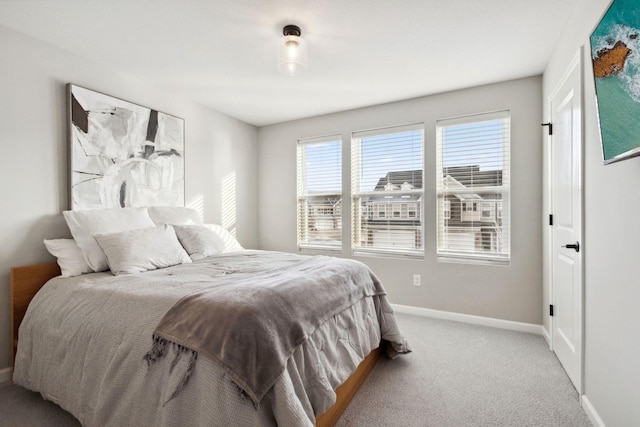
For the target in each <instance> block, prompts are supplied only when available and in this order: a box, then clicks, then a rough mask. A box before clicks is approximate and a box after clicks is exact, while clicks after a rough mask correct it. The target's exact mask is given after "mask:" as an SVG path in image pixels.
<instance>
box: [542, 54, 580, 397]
mask: <svg viewBox="0 0 640 427" xmlns="http://www.w3.org/2000/svg"><path fill="white" fill-rule="evenodd" d="M583 52H584V48H583V46H580V47H579V48H578V51H577V52H576V54H575V55H574V56H573V58H572V59H571V61H570V62H569V64H568V65H567V66H566V69H565V71H564V72H563V74H562V76H561V77H560V79H559V80H558V81H557V83H556V84H555V86H554V89H553V90H552V91H551V93H550V94H549V96H548V97H547V99H546V103H547V107H548V116H547V122H548V123H551V122H552V118H553V110H552V100H553V99H554V98H555V97H556V96H557V95H558V93H559V92H560V91H561V90H562V87H563V86H564V84H565V83H566V81H567V80H568V79H569V77H570V76H571V74H572V73H573V72H574V69H575V68H576V67H578V73H579V77H580V82H579V84H578V86H579V87H578V90H579V91H580V174H579V175H580V216H581V221H580V239H579V240H580V245H581V247H580V250H581V251H582V252H583V254H582V265H581V273H582V274H581V276H582V281H581V284H580V287H581V298H580V301H579V304H580V306H581V316H580V325H581V326H580V335H581V336H580V349H579V351H578V352H577V353H578V354H579V357H580V384H579V387H576V389H577V391H578V395H579V396H582V395H583V394H584V359H585V357H584V353H585V351H584V340H585V313H584V309H585V264H586V263H585V262H584V261H585V256H584V247H585V234H584V231H585V221H584V216H585V215H584V206H585V205H584V166H585V160H584V158H585V156H584V151H585V150H584V148H585V147H584V130H585V126H584V105H585V101H584V80H585V79H584V70H585V69H584V56H583V55H584V54H583ZM552 141H553V136H548V137H547V138H546V149H547V170H546V175H547V182H548V183H549V184H548V189H549V192H548V195H547V206H548V208H549V212H547V214H553V210H554V206H553V191H554V188H553V160H554V159H553V148H552V146H551V145H552ZM545 217H546V216H545ZM545 228H546V229H547V236H548V239H547V241H548V244H547V247H546V248H545V251H546V252H547V253H546V259H547V265H548V268H547V283H548V289H547V295H548V302H549V304H550V305H553V304H554V301H553V295H554V293H553V290H554V288H553V287H554V281H553V272H554V271H553V248H554V245H555V244H556V242H554V235H553V228H552V227H551V226H548V227H545ZM558 244H560V243H558ZM543 316H547V317H548V319H549V331H548V333H549V349H550V350H551V351H553V338H554V321H555V319H554V317H553V316H551V315H550V312H549V307H543ZM574 386H575V384H574ZM580 401H581V402H582V400H580Z"/></svg>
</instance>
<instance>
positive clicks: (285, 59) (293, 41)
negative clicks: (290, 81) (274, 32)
mask: <svg viewBox="0 0 640 427" xmlns="http://www.w3.org/2000/svg"><path fill="white" fill-rule="evenodd" d="M282 34H283V37H282V38H280V46H279V49H278V71H280V72H281V73H282V74H284V75H286V76H295V75H296V74H299V73H300V72H301V71H302V70H304V69H306V68H307V45H306V43H305V41H304V40H303V39H302V37H300V36H301V35H302V32H301V31H300V27H298V26H297V25H286V26H285V27H284V28H283V29H282Z"/></svg>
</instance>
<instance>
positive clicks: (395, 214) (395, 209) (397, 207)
mask: <svg viewBox="0 0 640 427" xmlns="http://www.w3.org/2000/svg"><path fill="white" fill-rule="evenodd" d="M400 206H401V205H400V203H394V204H393V210H392V214H393V217H394V218H400V213H401V211H402V209H401V208H400Z"/></svg>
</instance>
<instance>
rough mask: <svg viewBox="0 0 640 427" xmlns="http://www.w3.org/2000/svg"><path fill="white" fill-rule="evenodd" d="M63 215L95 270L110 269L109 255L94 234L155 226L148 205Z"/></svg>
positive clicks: (74, 212) (67, 212)
mask: <svg viewBox="0 0 640 427" xmlns="http://www.w3.org/2000/svg"><path fill="white" fill-rule="evenodd" d="M62 214H63V215H64V219H65V220H66V221H67V225H68V226H69V230H70V231H71V235H72V236H73V238H74V239H75V241H76V243H77V244H78V247H79V248H80V251H81V252H82V256H84V259H85V261H87V264H88V265H89V267H91V269H92V270H93V271H104V270H108V269H109V266H108V265H107V257H106V256H105V254H104V252H103V251H102V249H101V248H100V246H99V245H98V242H96V239H94V238H93V235H94V234H96V233H116V232H119V231H126V230H133V229H136V228H144V227H155V224H154V223H153V221H151V218H150V217H149V214H148V213H147V208H115V209H94V210H85V211H64V212H62Z"/></svg>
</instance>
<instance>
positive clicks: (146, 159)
mask: <svg viewBox="0 0 640 427" xmlns="http://www.w3.org/2000/svg"><path fill="white" fill-rule="evenodd" d="M67 93H68V100H69V147H70V150H69V152H70V156H69V157H70V159H69V162H70V187H71V188H70V199H71V200H70V205H71V209H72V210H80V209H97V208H118V207H120V208H123V207H141V206H184V120H183V119H181V118H178V117H175V116H171V115H169V114H165V113H162V112H159V111H157V110H153V109H151V108H148V107H143V106H141V105H137V104H134V103H131V102H127V101H123V100H121V99H118V98H114V97H112V96H108V95H105V94H102V93H99V92H95V91H92V90H89V89H86V88H83V87H80V86H77V85H73V84H71V83H69V84H68V85H67Z"/></svg>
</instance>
